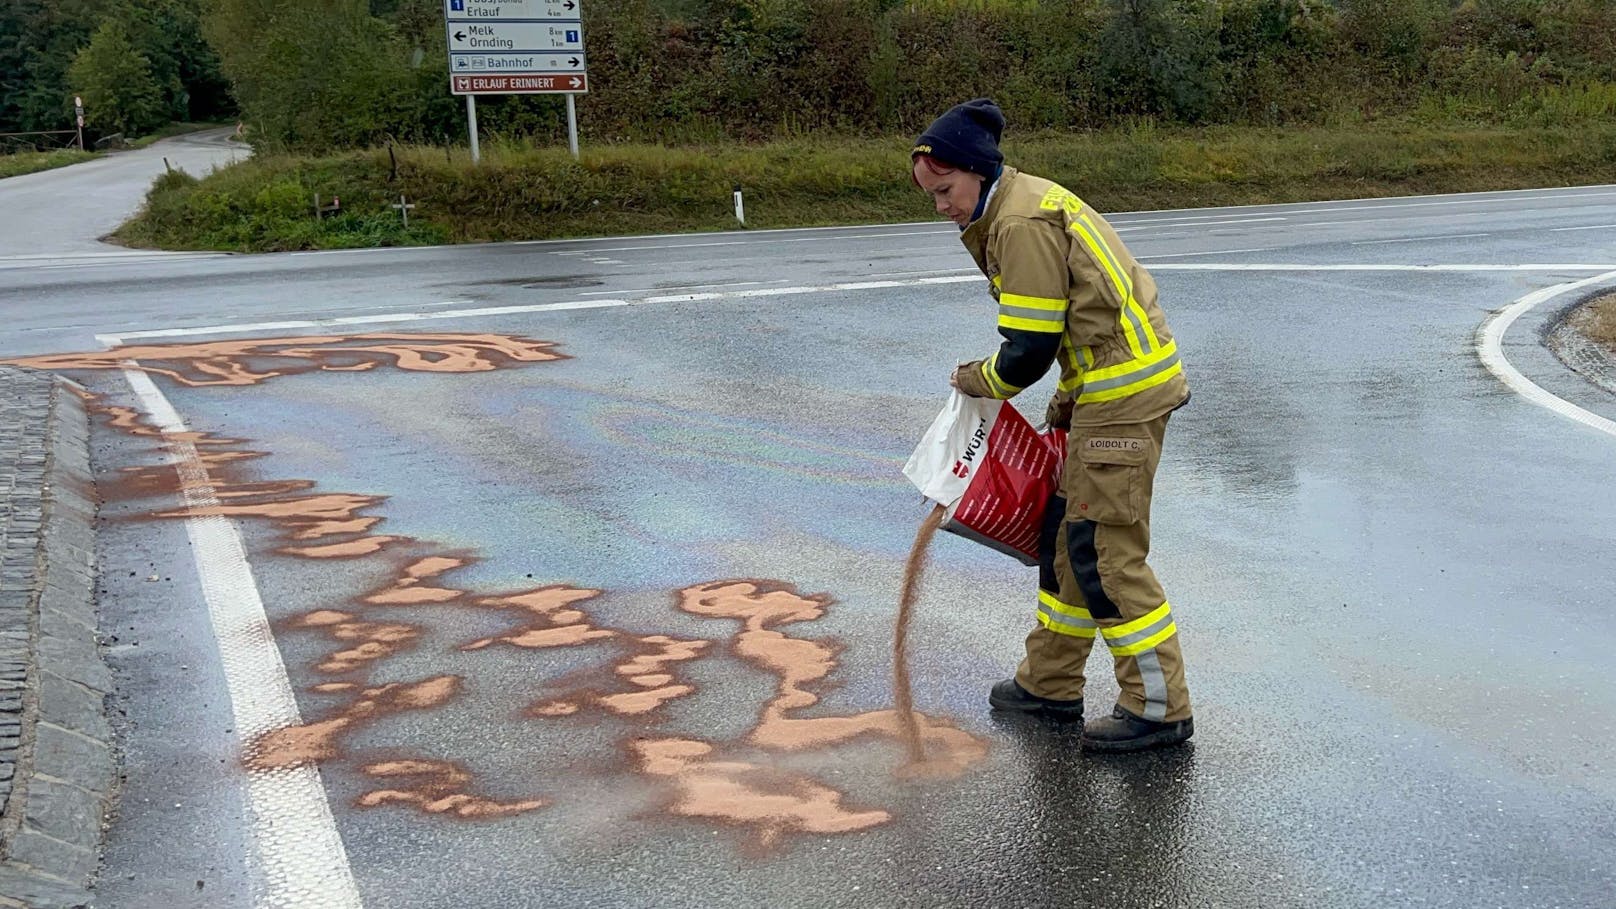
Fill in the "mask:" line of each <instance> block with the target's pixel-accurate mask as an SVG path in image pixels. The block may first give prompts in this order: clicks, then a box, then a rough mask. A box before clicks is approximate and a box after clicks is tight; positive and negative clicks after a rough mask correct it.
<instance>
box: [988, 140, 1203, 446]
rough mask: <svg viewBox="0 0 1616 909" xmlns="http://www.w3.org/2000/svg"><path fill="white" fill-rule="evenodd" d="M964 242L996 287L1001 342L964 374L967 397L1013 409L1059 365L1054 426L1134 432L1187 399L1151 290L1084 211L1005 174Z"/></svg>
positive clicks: (1105, 228) (1110, 234)
mask: <svg viewBox="0 0 1616 909" xmlns="http://www.w3.org/2000/svg"><path fill="white" fill-rule="evenodd" d="M960 240H961V241H962V242H963V243H964V244H965V248H966V249H968V250H970V251H971V255H972V256H973V257H974V258H975V259H976V264H977V265H978V266H979V267H980V268H981V269H982V273H983V274H985V275H987V277H988V280H989V281H991V282H992V288H991V290H992V293H993V296H994V298H995V299H996V300H998V302H999V334H1001V335H1003V336H1004V343H1003V344H1001V345H999V351H998V353H996V354H994V355H993V356H991V357H989V358H987V359H986V360H980V361H977V362H975V363H969V364H966V365H965V366H963V367H961V368H960V371H959V383H960V388H961V390H962V391H964V392H965V393H966V394H969V395H974V396H976V397H981V398H999V399H1005V398H1010V397H1014V396H1015V395H1016V394H1017V393H1019V392H1020V391H1021V390H1022V389H1023V388H1026V387H1027V386H1029V385H1032V384H1033V383H1034V382H1037V381H1038V380H1039V379H1040V378H1042V377H1043V375H1044V373H1046V372H1048V371H1049V365H1050V364H1051V363H1053V362H1056V361H1059V362H1060V367H1061V374H1060V384H1059V385H1058V387H1057V389H1056V393H1055V398H1054V400H1053V401H1051V402H1050V412H1049V419H1050V422H1051V423H1052V424H1054V425H1057V426H1061V425H1065V424H1066V422H1067V420H1066V414H1067V413H1068V412H1070V414H1071V419H1070V422H1071V424H1072V425H1074V426H1104V425H1107V424H1112V423H1140V422H1144V421H1146V420H1153V419H1155V418H1156V417H1159V416H1161V415H1162V414H1164V413H1166V412H1168V411H1170V410H1172V409H1173V408H1175V407H1177V406H1179V405H1180V404H1182V403H1184V401H1185V399H1186V398H1188V397H1189V383H1188V381H1187V380H1185V378H1184V367H1183V365H1182V364H1181V363H1180V362H1179V358H1178V345H1177V344H1176V343H1175V342H1174V341H1173V336H1172V334H1171V333H1170V332H1169V331H1168V329H1167V317H1166V316H1165V315H1163V314H1162V311H1161V308H1160V307H1159V306H1157V305H1156V282H1155V281H1153V280H1152V279H1151V277H1150V274H1149V273H1148V272H1146V271H1145V269H1144V268H1143V267H1142V266H1141V265H1140V264H1139V263H1138V262H1136V261H1134V258H1133V256H1132V255H1130V254H1129V253H1128V250H1127V248H1126V247H1124V246H1123V245H1122V241H1121V240H1120V239H1118V237H1117V234H1116V232H1115V231H1114V230H1112V229H1111V225H1109V224H1107V223H1106V222H1105V220H1104V219H1103V218H1101V217H1100V215H1099V213H1098V212H1096V211H1095V210H1094V209H1092V208H1090V207H1089V206H1088V205H1086V204H1084V202H1083V200H1081V199H1079V198H1078V197H1077V196H1075V195H1073V194H1072V193H1070V192H1068V191H1067V190H1066V189H1064V188H1063V187H1061V186H1058V185H1056V184H1054V183H1051V182H1050V181H1048V180H1045V179H1042V178H1040V177H1034V176H1032V175H1031V174H1023V173H1018V172H1017V171H1016V170H1015V169H1014V168H1010V167H1006V168H1005V169H1004V172H1003V173H1002V174H1000V176H999V179H998V182H997V185H995V186H994V188H993V194H992V197H991V198H990V199H989V200H988V205H987V210H986V211H985V212H983V213H982V217H980V218H978V219H976V220H975V221H973V222H972V223H971V225H970V226H969V227H967V228H966V230H965V232H964V233H963V234H961V235H960ZM1074 400H1075V404H1076V406H1075V408H1074V407H1073V406H1072V405H1073V403H1074Z"/></svg>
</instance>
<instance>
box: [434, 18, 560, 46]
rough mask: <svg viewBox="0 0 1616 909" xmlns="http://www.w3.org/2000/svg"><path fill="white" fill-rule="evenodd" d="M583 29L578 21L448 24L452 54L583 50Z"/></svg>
mask: <svg viewBox="0 0 1616 909" xmlns="http://www.w3.org/2000/svg"><path fill="white" fill-rule="evenodd" d="M583 49H584V32H583V26H581V25H579V24H578V23H576V22H556V23H549V22H491V23H481V24H474V23H466V22H450V23H449V53H451V54H459V53H464V52H467V51H483V52H489V53H499V52H506V53H525V52H532V51H538V52H540V53H545V52H549V51H581V50H583Z"/></svg>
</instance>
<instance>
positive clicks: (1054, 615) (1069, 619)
mask: <svg viewBox="0 0 1616 909" xmlns="http://www.w3.org/2000/svg"><path fill="white" fill-rule="evenodd" d="M1038 611H1039V612H1040V613H1042V614H1043V616H1044V618H1046V619H1048V620H1049V621H1051V622H1053V623H1054V624H1056V625H1060V626H1061V627H1063V628H1077V629H1082V630H1084V631H1091V632H1092V631H1093V630H1094V629H1095V628H1096V627H1098V626H1096V625H1095V624H1094V620H1092V619H1080V618H1078V617H1077V616H1075V615H1066V614H1065V613H1062V612H1056V611H1055V610H1053V609H1050V608H1049V607H1048V606H1045V605H1044V604H1042V603H1039V604H1038ZM1093 636H1094V635H1092V634H1086V635H1083V637H1093Z"/></svg>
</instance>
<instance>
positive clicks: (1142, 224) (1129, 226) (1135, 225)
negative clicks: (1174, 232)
mask: <svg viewBox="0 0 1616 909" xmlns="http://www.w3.org/2000/svg"><path fill="white" fill-rule="evenodd" d="M1169 220H1171V221H1187V220H1190V219H1188V218H1170V219H1168V218H1164V219H1163V220H1161V221H1129V222H1126V226H1124V227H1116V231H1117V233H1119V234H1120V233H1127V232H1128V231H1135V230H1144V229H1146V228H1148V227H1151V226H1152V225H1155V224H1163V223H1166V222H1167V221H1169ZM1284 220H1287V219H1285V218H1233V219H1229V220H1221V221H1199V222H1197V223H1195V224H1174V225H1172V226H1173V227H1174V228H1182V227H1216V226H1218V225H1219V224H1259V223H1262V222H1265V221H1284ZM1113 227H1115V225H1113Z"/></svg>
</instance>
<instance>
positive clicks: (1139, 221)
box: [1106, 208, 1285, 227]
mask: <svg viewBox="0 0 1616 909" xmlns="http://www.w3.org/2000/svg"><path fill="white" fill-rule="evenodd" d="M1202 210H1203V211H1205V212H1206V214H1202V215H1186V216H1184V217H1182V218H1131V219H1130V220H1127V221H1124V220H1121V219H1122V218H1126V217H1129V216H1128V215H1121V214H1119V215H1117V216H1115V217H1112V216H1110V215H1106V220H1108V221H1110V222H1111V223H1112V225H1113V226H1114V225H1117V224H1126V225H1128V226H1129V227H1132V226H1134V225H1150V224H1172V223H1175V222H1179V221H1202V220H1205V219H1207V218H1226V217H1228V215H1220V214H1218V213H1217V212H1219V211H1221V209H1216V208H1208V209H1202ZM1180 211H1183V209H1180ZM1247 220H1251V221H1283V220H1285V218H1283V217H1277V216H1276V217H1273V218H1250V219H1247ZM1186 226H1189V227H1194V226H1195V225H1193V224H1190V225H1186Z"/></svg>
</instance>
